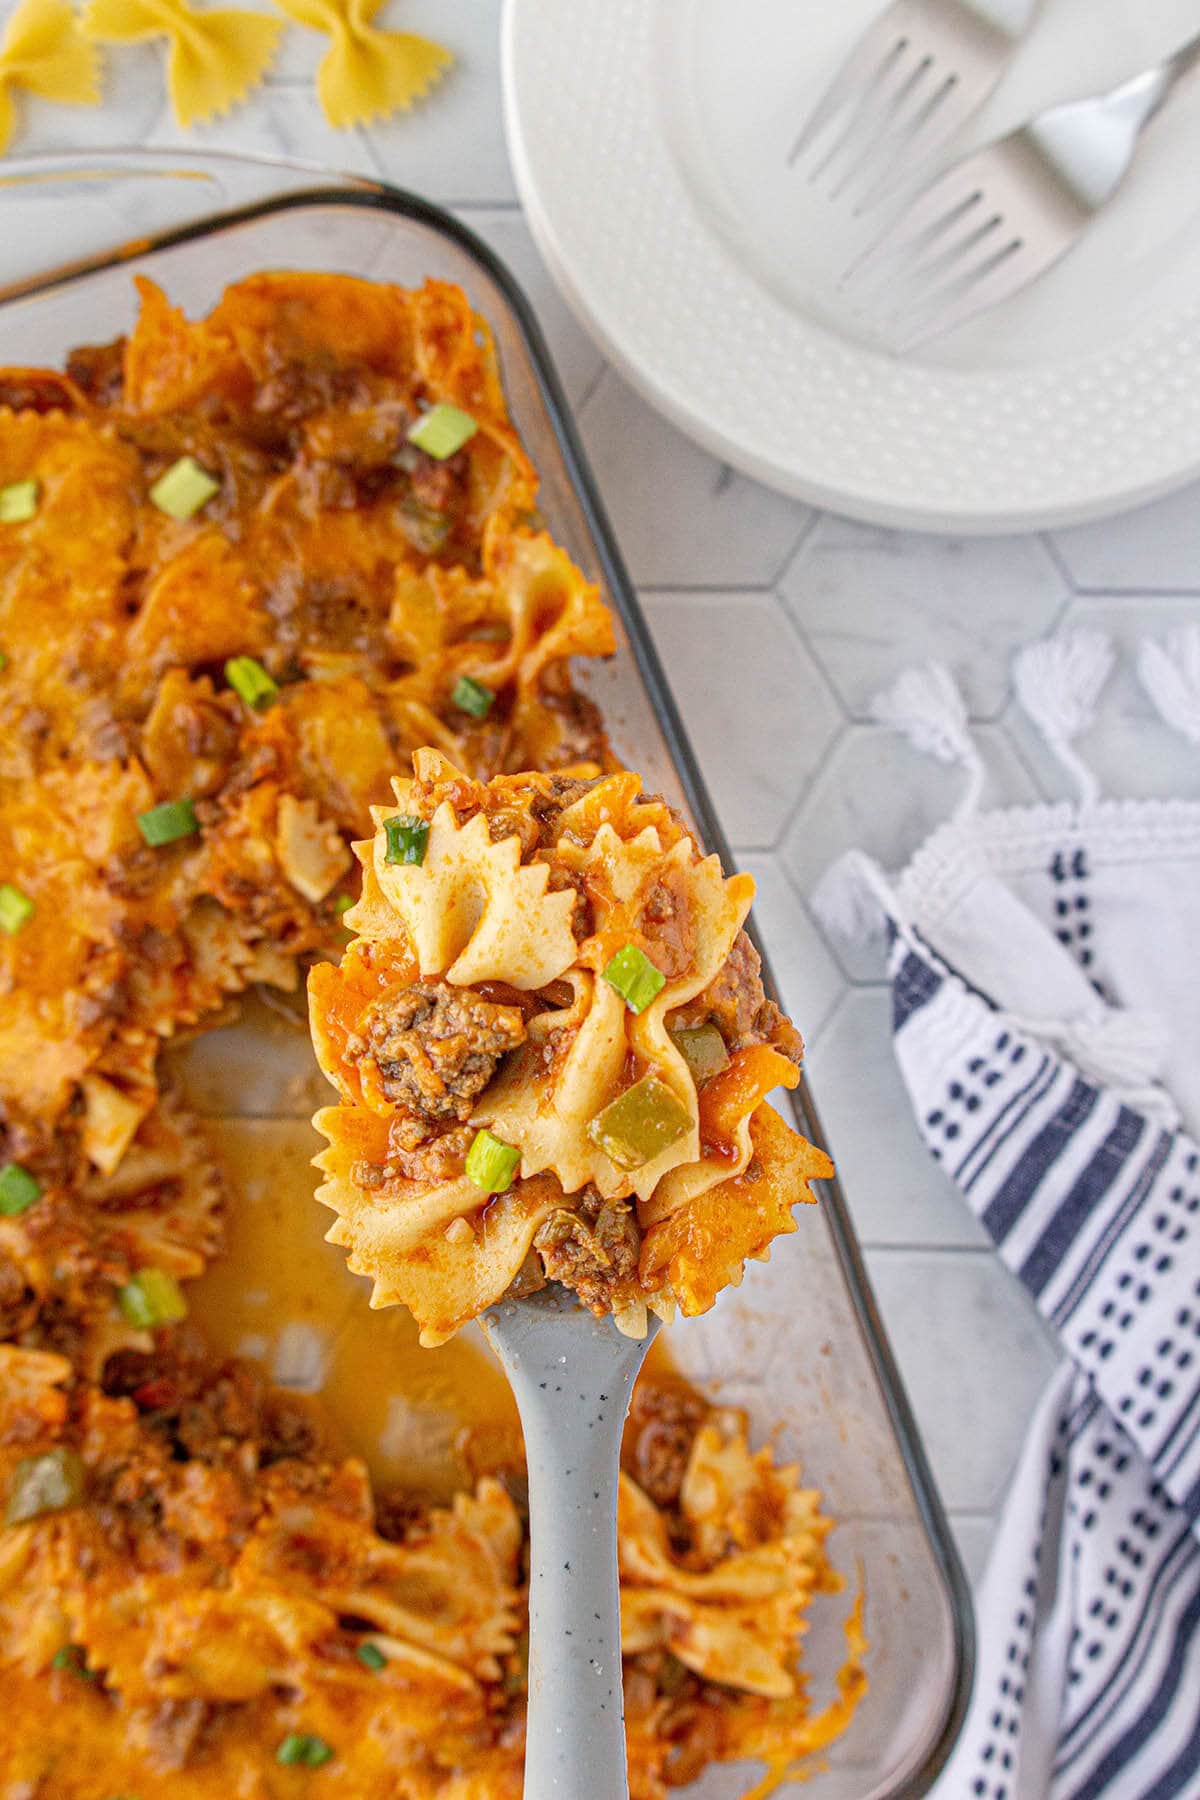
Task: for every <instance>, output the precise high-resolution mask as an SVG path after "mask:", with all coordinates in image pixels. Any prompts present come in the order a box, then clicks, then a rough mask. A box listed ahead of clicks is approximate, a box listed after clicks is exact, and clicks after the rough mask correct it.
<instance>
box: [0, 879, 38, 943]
mask: <svg viewBox="0 0 1200 1800" xmlns="http://www.w3.org/2000/svg"><path fill="white" fill-rule="evenodd" d="M34 911H35V908H34V904H33V901H32V900H31V899H30V898H29V895H28V894H23V893H22V892H21V890H20V888H19V887H14V886H13V884H12V882H11V881H0V931H7V933H8V935H9V936H10V937H15V936H16V935H17V933H18V931H20V929H21V927H22V925H28V923H29V921H30V919H32V917H33V915H34Z"/></svg>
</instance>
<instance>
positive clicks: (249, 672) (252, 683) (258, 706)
mask: <svg viewBox="0 0 1200 1800" xmlns="http://www.w3.org/2000/svg"><path fill="white" fill-rule="evenodd" d="M225 679H226V681H227V682H228V683H229V685H230V687H231V688H232V689H233V691H234V692H235V693H236V694H237V695H238V697H239V699H241V700H244V701H245V702H246V705H247V706H248V707H250V708H251V709H252V710H253V711H254V712H263V711H265V710H266V708H267V707H268V706H270V705H271V704H272V702H273V701H275V700H277V699H278V698H279V686H278V683H277V682H274V681H272V679H271V677H270V676H269V675H268V674H267V671H266V670H265V669H264V668H263V666H262V664H261V663H260V662H256V661H255V659H254V658H253V657H252V656H231V657H230V659H229V661H228V662H227V663H226V664H225Z"/></svg>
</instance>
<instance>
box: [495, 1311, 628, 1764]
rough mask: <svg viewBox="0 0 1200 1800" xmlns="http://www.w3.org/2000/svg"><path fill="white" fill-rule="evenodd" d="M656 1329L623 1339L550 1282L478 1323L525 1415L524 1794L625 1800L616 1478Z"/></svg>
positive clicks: (612, 1326) (605, 1320)
mask: <svg viewBox="0 0 1200 1800" xmlns="http://www.w3.org/2000/svg"><path fill="white" fill-rule="evenodd" d="M658 1323H659V1322H658V1320H657V1319H656V1318H654V1317H653V1316H651V1319H650V1328H649V1330H648V1331H647V1333H646V1336H645V1337H644V1338H640V1339H639V1338H628V1337H624V1336H622V1334H621V1333H620V1332H619V1331H618V1330H617V1328H616V1326H615V1325H614V1324H613V1322H612V1320H611V1319H597V1318H594V1317H593V1316H592V1314H591V1313H589V1312H585V1311H584V1309H583V1308H582V1307H581V1306H579V1304H578V1303H577V1301H576V1300H575V1298H574V1296H573V1295H572V1294H570V1293H568V1292H567V1290H566V1289H565V1288H562V1287H559V1286H557V1285H555V1284H551V1285H550V1286H549V1287H545V1288H543V1289H541V1290H540V1292H538V1293H536V1294H531V1295H529V1296H528V1297H527V1298H525V1299H523V1300H502V1301H500V1302H499V1303H498V1304H497V1305H496V1306H494V1307H492V1308H491V1310H490V1311H489V1312H486V1313H484V1315H483V1317H482V1318H481V1320H480V1324H481V1325H482V1326H483V1329H484V1331H485V1332H486V1333H487V1337H488V1341H489V1343H490V1344H491V1346H492V1348H493V1350H494V1351H495V1352H496V1355H497V1356H498V1357H499V1358H500V1361H501V1363H502V1364H503V1365H504V1370H505V1373H506V1374H507V1376H508V1379H509V1382H510V1384H511V1387H512V1391H513V1398H514V1399H515V1400H516V1403H517V1411H518V1412H519V1413H520V1415H521V1429H522V1431H523V1432H524V1435H525V1459H526V1464H527V1468H528V1475H529V1555H530V1567H529V1705H528V1712H527V1715H526V1727H525V1800H583V1796H585V1795H586V1796H587V1800H628V1794H629V1784H628V1779H627V1771H626V1760H625V1707H624V1695H623V1690H622V1685H621V1613H620V1592H619V1587H618V1582H617V1476H618V1473H619V1468H620V1456H621V1432H622V1429H623V1427H624V1424H625V1417H626V1414H627V1413H628V1411H629V1401H630V1396H631V1395H632V1393H633V1384H634V1382H635V1381H636V1380H637V1376H638V1371H639V1370H640V1368H641V1366H642V1363H643V1362H644V1361H645V1358H646V1352H647V1350H648V1349H649V1348H650V1344H651V1342H652V1340H653V1338H654V1334H655V1332H656V1331H657V1329H658Z"/></svg>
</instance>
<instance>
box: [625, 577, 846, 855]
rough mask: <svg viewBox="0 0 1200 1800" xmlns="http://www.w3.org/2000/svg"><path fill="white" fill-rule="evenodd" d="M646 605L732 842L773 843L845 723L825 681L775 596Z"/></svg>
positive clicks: (656, 597)
mask: <svg viewBox="0 0 1200 1800" xmlns="http://www.w3.org/2000/svg"><path fill="white" fill-rule="evenodd" d="M645 605H646V612H647V615H648V617H649V620H650V628H651V630H652V632H653V633H654V641H655V644H656V645H657V647H658V653H659V655H660V656H661V657H662V660H663V664H664V666H665V668H667V669H668V670H669V672H670V677H671V685H672V687H673V689H674V691H675V698H676V699H677V700H678V702H679V705H680V708H681V710H682V712H683V716H684V718H685V719H686V720H687V723H688V729H689V731H690V733H691V738H692V744H693V746H694V748H695V751H696V755H697V756H698V757H699V759H700V767H701V769H702V770H703V771H704V778H705V780H706V782H707V783H708V785H709V787H710V788H711V790H712V795H713V799H714V801H715V803H716V807H717V811H718V812H719V813H720V815H721V820H722V823H723V824H724V826H725V829H726V831H727V832H728V834H729V837H730V840H731V841H732V843H733V844H734V845H735V846H736V847H737V848H739V849H740V848H742V847H745V848H747V849H750V848H758V847H760V846H770V845H771V844H774V843H775V841H776V839H777V838H778V837H779V834H780V832H781V831H782V830H783V827H784V824H785V822H786V820H787V817H788V814H789V813H790V812H791V810H792V807H793V805H794V804H795V800H796V795H797V794H798V793H800V792H801V791H802V790H803V788H804V787H806V786H807V784H808V783H809V782H810V781H811V780H812V778H813V776H814V774H815V773H816V771H817V769H818V768H819V766H820V763H821V760H822V758H823V756H824V754H825V752H826V750H827V749H828V747H829V745H830V744H831V743H832V741H833V739H834V736H835V735H836V733H837V730H838V727H839V725H840V723H841V717H840V714H839V712H838V708H837V704H836V702H835V701H834V698H833V696H832V694H831V693H830V692H829V689H828V688H827V686H826V685H825V680H824V677H823V676H822V675H821V672H820V670H819V669H818V668H817V666H816V664H815V663H814V661H813V659H812V656H811V655H810V654H809V652H808V650H806V649H805V647H804V645H803V643H802V642H801V641H800V639H799V637H798V636H797V635H796V632H795V631H794V629H793V627H792V625H791V623H790V621H789V620H788V619H787V617H786V616H785V614H784V611H783V608H782V607H781V606H780V604H779V601H778V600H777V599H776V598H775V596H774V595H773V594H753V593H750V594H747V593H720V594H708V593H704V594H697V593H690V594H688V593H654V594H650V595H647V596H646V601H645ZM751 722H752V723H751Z"/></svg>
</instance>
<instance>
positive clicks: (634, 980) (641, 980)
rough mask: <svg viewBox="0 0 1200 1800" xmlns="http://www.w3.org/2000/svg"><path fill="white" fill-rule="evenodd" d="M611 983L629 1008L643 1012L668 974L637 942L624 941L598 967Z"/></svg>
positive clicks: (664, 985)
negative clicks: (662, 971) (655, 963)
mask: <svg viewBox="0 0 1200 1800" xmlns="http://www.w3.org/2000/svg"><path fill="white" fill-rule="evenodd" d="M601 973H602V974H603V977H604V979H605V981H607V983H608V985H609V986H610V987H615V988H616V990H617V992H618V994H620V995H621V997H622V999H623V1000H624V1002H625V1004H626V1006H627V1007H628V1008H629V1010H630V1012H635V1013H641V1012H645V1010H646V1008H647V1007H648V1006H649V1004H650V1002H651V1001H652V1000H653V999H654V996H655V995H656V994H659V993H661V992H662V990H663V988H664V987H666V985H667V978H666V976H665V975H663V974H662V973H661V972H660V971H659V970H658V969H656V968H655V966H654V964H653V963H652V962H651V961H650V958H649V957H648V956H647V955H646V953H645V951H644V950H639V949H638V947H637V945H636V944H626V945H625V946H624V947H623V949H620V950H618V951H617V954H616V955H615V956H614V957H611V958H610V960H609V962H608V965H607V967H606V968H605V969H603V970H602V971H601Z"/></svg>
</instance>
